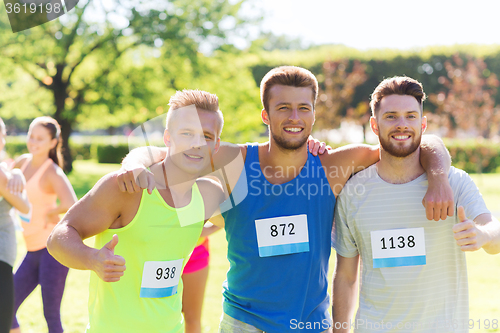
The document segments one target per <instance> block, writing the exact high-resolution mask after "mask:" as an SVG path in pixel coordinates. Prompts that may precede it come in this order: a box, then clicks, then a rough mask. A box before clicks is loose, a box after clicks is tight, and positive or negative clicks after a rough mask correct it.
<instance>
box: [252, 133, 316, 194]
mask: <svg viewBox="0 0 500 333" xmlns="http://www.w3.org/2000/svg"><path fill="white" fill-rule="evenodd" d="M307 156H308V154H307V144H304V145H303V146H302V147H300V148H298V149H295V150H291V149H283V148H281V147H279V146H278V145H277V144H276V143H275V142H273V140H271V141H268V142H267V143H266V144H265V145H264V146H262V147H260V149H259V158H260V160H259V161H260V167H261V170H263V171H264V177H266V179H267V180H268V181H269V182H270V183H271V184H283V183H286V182H288V181H290V180H292V179H294V178H295V177H297V176H298V175H299V173H300V170H301V169H302V167H303V166H304V165H305V164H306V162H307Z"/></svg>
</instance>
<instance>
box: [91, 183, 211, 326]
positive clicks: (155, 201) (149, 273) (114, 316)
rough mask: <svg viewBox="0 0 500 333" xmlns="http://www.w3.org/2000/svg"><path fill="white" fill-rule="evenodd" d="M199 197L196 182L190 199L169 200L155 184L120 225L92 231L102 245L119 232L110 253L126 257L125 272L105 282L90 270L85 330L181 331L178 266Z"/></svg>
mask: <svg viewBox="0 0 500 333" xmlns="http://www.w3.org/2000/svg"><path fill="white" fill-rule="evenodd" d="M204 215H205V211H204V204H203V198H202V196H201V194H200V191H199V190H198V186H197V185H196V183H195V184H194V185H193V187H192V196H191V202H190V203H189V204H188V205H187V206H185V207H182V208H178V209H175V208H172V207H170V206H168V205H167V204H166V203H165V201H164V200H163V198H162V197H161V195H160V193H159V192H158V190H157V189H154V191H153V194H151V195H149V194H148V193H147V192H146V190H144V191H143V193H142V198H141V202H140V205H139V209H138V211H137V214H136V215H135V217H134V218H133V220H132V221H131V222H130V223H129V224H128V225H127V226H125V227H123V228H120V229H108V230H106V231H104V232H103V233H101V234H99V235H96V237H95V248H98V249H100V248H102V247H103V246H104V245H105V244H106V243H107V242H109V241H110V240H111V238H112V236H113V234H117V235H118V244H117V245H116V247H115V254H117V255H120V256H122V257H123V258H125V261H126V263H125V265H126V267H127V268H126V270H125V274H124V275H123V276H122V277H121V279H120V281H118V282H104V281H102V280H101V279H100V278H99V277H98V276H97V274H95V273H94V272H92V273H91V277H90V290H89V324H88V326H87V332H89V333H90V332H92V333H100V332H106V333H108V332H120V333H126V332H131V333H132V332H133V333H137V332H165V333H166V332H168V333H177V332H179V333H183V332H184V320H183V317H182V314H181V310H182V303H181V301H182V279H181V278H180V276H181V273H182V268H183V267H184V265H185V264H186V262H187V260H188V259H189V256H190V254H191V252H192V251H193V248H194V246H195V244H196V241H197V240H198V238H199V237H200V234H201V231H202V228H203V223H204Z"/></svg>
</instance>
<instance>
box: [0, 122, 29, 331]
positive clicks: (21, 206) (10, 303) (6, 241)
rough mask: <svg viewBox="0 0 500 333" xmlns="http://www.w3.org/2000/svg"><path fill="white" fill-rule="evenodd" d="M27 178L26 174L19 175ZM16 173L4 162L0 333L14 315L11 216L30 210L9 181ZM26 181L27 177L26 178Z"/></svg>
mask: <svg viewBox="0 0 500 333" xmlns="http://www.w3.org/2000/svg"><path fill="white" fill-rule="evenodd" d="M6 134H7V133H6V130H5V124H4V122H3V120H2V119H1V118H0V152H1V151H2V150H3V148H4V146H5V136H6ZM19 175H20V177H23V175H22V174H19ZM11 178H12V173H11V172H10V171H9V170H8V167H7V164H6V163H5V162H4V163H0V333H7V332H9V330H10V325H11V323H12V315H13V313H14V279H13V276H12V267H13V266H14V261H15V260H16V250H17V245H16V231H15V227H14V220H13V216H12V215H11V214H10V211H11V208H12V207H14V208H16V209H17V210H18V211H20V212H22V213H28V212H29V210H30V206H29V202H28V198H27V197H26V193H25V192H23V193H12V192H11V191H10V190H9V189H8V187H7V184H8V181H9V179H11ZM23 178H24V177H23Z"/></svg>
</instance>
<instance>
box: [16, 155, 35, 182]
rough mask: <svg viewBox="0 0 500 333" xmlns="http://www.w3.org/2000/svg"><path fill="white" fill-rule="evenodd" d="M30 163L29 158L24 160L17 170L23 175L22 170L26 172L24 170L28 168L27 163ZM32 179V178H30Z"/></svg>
mask: <svg viewBox="0 0 500 333" xmlns="http://www.w3.org/2000/svg"><path fill="white" fill-rule="evenodd" d="M30 161H31V157H26V159H25V160H24V162H23V164H22V165H21V167H20V168H19V170H21V172H22V173H24V170H26V168H27V167H28V163H29V162H30ZM32 177H33V176H32Z"/></svg>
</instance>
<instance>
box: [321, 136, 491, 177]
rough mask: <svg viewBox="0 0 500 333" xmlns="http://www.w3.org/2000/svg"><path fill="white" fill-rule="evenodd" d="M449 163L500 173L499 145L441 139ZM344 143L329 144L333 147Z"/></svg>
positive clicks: (463, 168) (472, 171) (479, 140)
mask: <svg viewBox="0 0 500 333" xmlns="http://www.w3.org/2000/svg"><path fill="white" fill-rule="evenodd" d="M443 141H444V143H445V145H446V148H448V151H449V152H450V155H451V165H453V166H454V167H456V168H458V169H462V170H464V171H465V172H467V173H496V172H498V173H500V145H499V144H498V143H497V142H493V141H491V140H483V139H471V140H458V139H446V138H445V139H443ZM343 145H345V144H330V146H332V147H333V148H338V147H341V146H343Z"/></svg>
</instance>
